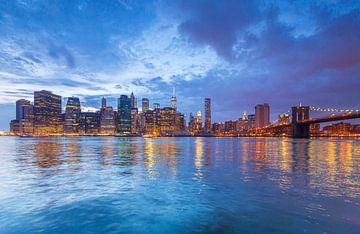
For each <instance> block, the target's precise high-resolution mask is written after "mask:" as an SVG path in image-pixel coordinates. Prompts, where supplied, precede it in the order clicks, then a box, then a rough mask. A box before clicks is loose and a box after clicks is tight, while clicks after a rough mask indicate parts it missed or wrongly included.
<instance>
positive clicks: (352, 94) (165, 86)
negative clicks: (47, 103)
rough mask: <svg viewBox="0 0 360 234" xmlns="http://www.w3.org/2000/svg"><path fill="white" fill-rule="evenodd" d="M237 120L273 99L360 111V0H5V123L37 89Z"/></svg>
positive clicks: (0, 83)
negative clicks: (207, 110) (134, 100)
mask: <svg viewBox="0 0 360 234" xmlns="http://www.w3.org/2000/svg"><path fill="white" fill-rule="evenodd" d="M173 87H175V88H176V96H177V100H178V109H179V110H180V111H181V112H183V113H185V114H186V115H187V116H188V115H189V112H193V113H196V111H197V110H201V111H203V110H204V98H205V97H210V98H211V100H212V117H213V120H214V121H224V120H229V119H237V118H239V117H241V116H242V114H243V111H246V112H247V113H249V114H250V113H253V112H254V106H255V105H256V104H259V103H265V102H266V103H269V104H270V108H271V119H272V120H274V119H276V117H277V115H278V114H280V113H284V112H286V111H287V110H289V109H290V107H291V106H294V105H297V104H299V103H302V104H303V105H311V106H317V107H326V108H327V107H331V108H341V109H359V107H360V1H351V0H347V1H345V0H344V1H333V0H327V1H310V0H309V1H293V0H289V1H256V0H251V1H246V0H241V1H240V0H237V1H232V0H227V1H216V0H207V1H202V0H198V1H190V0H189V1H175V0H174V1H173V0H172V1H162V0H155V1H151V0H149V1H135V0H107V1H88V0H80V1H76V0H59V1H56V0H51V1H45V0H43V1H42V0H13V1H5V0H1V1H0V110H1V111H0V130H8V128H9V127H8V126H9V121H10V120H11V119H13V118H15V101H16V100H17V99H20V98H26V99H28V100H31V101H33V92H34V91H35V90H43V89H45V90H50V91H52V92H54V93H55V94H59V95H61V96H62V97H64V104H65V101H66V99H65V98H66V97H69V96H77V97H80V100H81V104H82V106H83V107H86V108H87V109H94V108H98V107H99V106H100V101H101V97H103V96H104V97H106V98H107V100H108V104H109V105H112V106H116V100H117V98H118V97H119V96H120V95H121V94H128V95H130V93H131V92H134V94H135V95H136V96H137V97H138V100H139V103H138V105H139V106H141V105H140V100H141V98H143V97H147V98H149V99H150V103H151V105H152V103H154V102H158V103H160V104H161V106H169V105H170V98H171V95H172V88H173Z"/></svg>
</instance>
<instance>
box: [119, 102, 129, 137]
mask: <svg viewBox="0 0 360 234" xmlns="http://www.w3.org/2000/svg"><path fill="white" fill-rule="evenodd" d="M118 113H119V128H118V132H119V133H123V134H130V133H131V99H130V98H129V97H128V96H127V95H121V96H120V98H119V101H118Z"/></svg>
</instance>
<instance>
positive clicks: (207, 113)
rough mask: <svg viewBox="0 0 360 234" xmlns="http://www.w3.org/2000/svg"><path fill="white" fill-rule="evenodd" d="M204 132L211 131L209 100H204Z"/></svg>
mask: <svg viewBox="0 0 360 234" xmlns="http://www.w3.org/2000/svg"><path fill="white" fill-rule="evenodd" d="M204 128H205V132H210V131H211V99H210V98H205V125H204Z"/></svg>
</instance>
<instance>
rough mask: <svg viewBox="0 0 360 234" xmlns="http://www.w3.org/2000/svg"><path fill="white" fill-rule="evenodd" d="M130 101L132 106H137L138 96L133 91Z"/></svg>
mask: <svg viewBox="0 0 360 234" xmlns="http://www.w3.org/2000/svg"><path fill="white" fill-rule="evenodd" d="M130 102H131V108H137V98H136V97H135V95H134V93H133V92H131V95H130Z"/></svg>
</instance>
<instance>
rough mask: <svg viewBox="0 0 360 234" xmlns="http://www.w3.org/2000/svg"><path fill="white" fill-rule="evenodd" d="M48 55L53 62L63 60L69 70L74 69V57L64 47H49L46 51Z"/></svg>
mask: <svg viewBox="0 0 360 234" xmlns="http://www.w3.org/2000/svg"><path fill="white" fill-rule="evenodd" d="M48 55H49V56H50V57H52V58H53V59H55V60H60V59H64V60H65V62H66V64H67V66H68V67H69V68H75V67H76V64H75V59H74V56H73V55H72V53H71V52H70V51H69V50H68V49H67V48H66V47H65V46H55V45H51V46H50V47H49V49H48Z"/></svg>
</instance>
